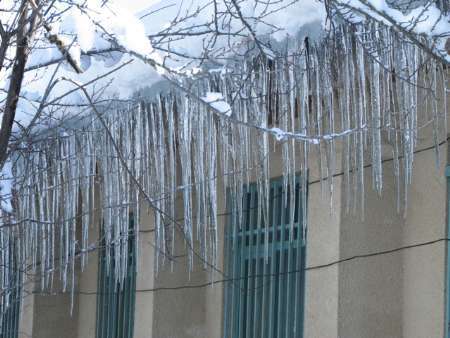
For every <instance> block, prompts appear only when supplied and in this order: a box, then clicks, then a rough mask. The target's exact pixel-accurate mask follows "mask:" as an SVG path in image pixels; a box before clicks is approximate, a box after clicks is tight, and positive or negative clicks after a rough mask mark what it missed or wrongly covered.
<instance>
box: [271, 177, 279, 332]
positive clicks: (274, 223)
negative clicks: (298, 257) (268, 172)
mask: <svg viewBox="0 0 450 338" xmlns="http://www.w3.org/2000/svg"><path fill="white" fill-rule="evenodd" d="M279 186H280V184H279V182H274V197H273V204H272V208H273V209H272V210H273V215H272V216H273V218H272V225H271V227H272V245H271V246H270V257H272V265H271V269H270V305H269V338H274V330H275V327H274V326H275V323H274V317H275V316H276V311H274V310H275V309H274V307H275V297H276V288H275V281H276V279H277V278H276V276H275V267H276V266H277V265H278V262H277V260H276V249H275V245H276V241H277V240H276V238H277V222H278V214H279V212H280V210H279V208H278V200H279V198H280V197H281V196H279V189H278V188H279Z"/></svg>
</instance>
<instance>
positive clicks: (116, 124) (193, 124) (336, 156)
mask: <svg viewBox="0 0 450 338" xmlns="http://www.w3.org/2000/svg"><path fill="white" fill-rule="evenodd" d="M298 46H299V47H298V50H297V51H296V53H291V54H290V55H289V56H283V57H281V56H280V57H277V58H272V59H267V58H265V57H262V56H259V57H255V58H253V59H252V60H244V61H243V62H238V63H236V65H230V66H229V67H228V68H227V69H226V70H222V71H219V72H217V71H215V70H212V71H210V72H209V73H208V76H204V77H202V78H201V79H197V80H195V81H191V82H188V80H186V82H184V83H183V84H182V85H183V86H184V88H187V87H189V90H190V92H191V95H187V94H186V92H183V91H180V90H179V89H174V90H173V92H171V93H170V94H167V95H164V96H161V97H159V98H158V99H156V100H153V101H152V102H146V103H143V102H139V103H136V104H135V105H130V106H128V107H121V108H120V109H119V108H118V109H116V110H115V111H107V112H103V115H102V118H101V119H99V116H97V115H95V114H93V115H92V117H90V118H89V119H88V121H85V122H86V123H84V127H81V128H77V129H76V130H71V131H67V130H66V132H65V133H64V134H61V132H60V131H58V132H57V131H55V132H54V133H53V132H49V134H48V135H46V136H45V139H43V140H41V141H36V140H35V141H34V142H33V143H32V145H30V146H29V149H27V150H26V151H21V152H17V153H16V154H15V155H14V156H15V158H14V161H13V163H14V166H13V173H14V177H15V181H14V191H15V197H14V201H13V202H14V203H13V204H14V214H13V218H12V221H11V223H6V222H5V223H4V224H3V226H2V227H1V230H0V243H1V248H2V250H1V251H0V277H1V298H2V299H1V302H0V308H1V309H5V308H6V307H7V306H8V304H9V300H8V299H9V296H10V295H11V294H12V291H11V290H13V289H15V288H18V289H20V288H22V287H23V284H24V283H25V281H24V279H25V275H26V274H24V273H23V274H19V271H22V272H24V271H26V272H27V274H28V273H30V272H33V273H35V274H37V276H38V277H39V278H38V281H39V283H40V288H41V289H42V290H47V289H51V288H52V283H53V279H54V278H55V275H56V276H58V274H59V278H61V280H62V284H63V287H64V289H65V290H70V289H72V292H73V287H74V278H75V277H74V275H75V271H76V266H77V263H76V261H77V258H78V257H79V258H80V260H81V267H84V266H85V264H86V262H87V259H88V253H89V252H90V251H92V250H94V249H96V248H98V247H106V248H109V250H106V261H107V264H108V265H109V266H110V267H111V269H114V275H115V276H116V279H117V281H118V282H119V281H120V280H121V279H122V278H124V276H125V274H126V271H127V264H128V259H127V257H128V256H127V253H128V246H129V245H130V243H132V241H137V240H138V236H139V229H140V224H139V220H140V217H137V215H142V214H143V213H145V212H148V210H153V211H154V218H155V222H154V224H155V229H154V230H155V242H154V243H153V244H154V247H155V255H154V257H155V260H156V261H155V266H156V268H158V266H160V264H162V263H164V261H168V260H170V257H171V256H172V254H173V253H174V248H175V246H176V245H177V244H176V242H175V238H176V237H177V238H183V241H184V242H185V245H186V246H187V248H188V250H187V251H188V254H189V259H188V262H189V268H192V266H193V264H194V258H195V259H197V258H198V260H199V261H201V262H203V264H205V266H206V267H207V268H211V269H214V268H213V267H215V266H216V257H217V252H216V251H217V241H218V233H220V232H219V231H218V194H219V192H220V194H225V192H226V191H228V192H229V193H230V194H231V196H234V198H232V199H231V201H232V203H231V204H232V205H231V206H229V210H232V212H233V213H234V214H236V215H237V219H238V220H239V219H240V218H241V217H242V214H243V211H242V199H243V191H244V190H243V186H244V185H246V184H248V183H249V182H256V184H257V189H258V190H257V191H258V195H259V196H260V198H258V201H259V202H258V208H259V211H260V212H258V214H259V215H260V217H258V218H259V219H258V221H259V222H264V219H267V218H268V205H269V202H268V200H269V189H270V177H271V156H272V155H273V154H274V149H276V151H277V152H278V153H281V156H282V170H283V180H284V181H283V182H284V187H285V189H284V190H285V191H288V189H287V186H288V185H293V184H294V181H295V177H296V175H299V176H300V177H301V182H302V183H301V185H302V186H303V187H306V186H307V179H308V168H310V166H311V163H312V161H317V164H316V165H317V167H318V168H319V172H320V175H321V178H322V179H323V190H324V192H328V194H329V196H330V197H332V194H333V174H336V173H337V169H336V168H337V167H338V166H337V165H338V164H339V168H341V167H342V171H343V180H344V186H345V191H346V193H345V194H346V195H347V202H348V203H346V205H347V206H348V208H350V209H352V208H353V207H352V206H355V208H357V210H361V213H363V209H364V205H363V203H362V202H363V201H364V191H365V189H366V188H365V182H366V181H365V179H364V166H365V165H367V164H369V163H370V164H371V169H370V170H371V172H372V182H373V188H374V189H375V190H377V191H381V190H382V184H383V165H382V154H383V151H384V153H388V154H391V155H392V156H393V168H394V174H395V177H396V180H397V185H398V191H399V193H398V199H399V200H398V204H399V205H402V204H403V203H402V201H401V200H404V198H406V196H407V193H406V191H405V190H406V187H407V185H408V183H409V182H410V181H411V169H412V166H413V153H414V149H415V147H416V143H417V137H418V130H419V129H420V127H421V123H422V122H423V125H428V124H433V125H434V128H433V129H434V138H435V144H436V149H438V146H437V144H438V142H439V140H438V135H440V134H442V133H444V135H446V133H445V132H444V130H440V128H445V126H446V122H445V123H443V122H444V120H445V115H446V112H445V111H444V109H445V102H444V104H442V102H441V101H439V100H438V99H437V98H443V100H444V101H445V86H444V83H445V79H444V76H445V73H444V72H445V71H444V69H443V67H442V65H440V64H438V63H437V62H436V61H434V60H433V59H431V58H429V57H428V55H425V54H424V53H423V52H422V51H421V50H420V49H418V48H417V47H416V46H415V45H413V44H410V43H407V42H406V41H405V40H403V39H402V37H399V36H398V35H397V34H396V33H394V32H392V31H390V30H389V29H388V28H384V27H378V26H376V25H367V26H361V27H360V28H359V31H356V32H354V31H349V30H348V29H345V28H342V29H341V30H338V31H337V32H336V33H335V34H334V35H332V36H328V37H327V38H326V39H324V40H323V41H321V42H320V43H312V42H310V41H308V40H305V41H299V42H298ZM418 68H420V69H421V71H417V69H418ZM208 92H220V93H222V95H223V97H224V99H225V100H226V101H227V103H228V104H229V105H230V107H231V114H229V113H228V112H226V113H224V112H220V111H215V110H213V109H210V107H209V106H208V103H206V102H204V101H202V99H201V98H202V97H204V96H205V95H207V93H208ZM419 100H420V103H421V106H420V107H421V108H420V109H418V103H419ZM438 106H440V107H444V108H443V110H439V109H438ZM418 112H420V114H419V116H418ZM101 120H103V122H104V123H105V124H106V125H107V129H105V128H104V125H103V124H102V123H100V122H101ZM421 121H422V122H421ZM338 149H339V151H338ZM338 162H339V163H338ZM340 163H342V165H340ZM339 170H341V169H339ZM289 190H290V191H291V194H294V193H295V192H294V190H295V189H289ZM301 191H302V193H303V195H304V196H303V198H302V201H304V202H303V203H306V200H307V198H306V196H305V195H306V191H307V189H304V188H302V189H301ZM177 196H178V197H180V198H181V201H182V202H181V203H178V204H177V201H176V197H177ZM287 198H295V197H293V196H288V197H287ZM330 200H332V198H330ZM303 208H305V205H303ZM349 211H352V210H349ZM130 215H133V216H130ZM303 215H306V213H305V212H304V213H303ZM130 217H133V219H134V223H133V226H132V227H130ZM94 222H96V223H99V224H98V225H97V224H94V225H95V226H96V227H100V224H101V228H102V231H101V236H100V240H99V241H97V238H95V239H92V238H89V226H90V225H91V226H92V225H93V223H94ZM264 224H268V222H264ZM303 224H304V225H306V220H303ZM233 226H236V227H239V226H240V225H239V222H236V224H234V225H233ZM96 237H97V236H96ZM267 238H268V236H267ZM13 261H14V266H13V267H12V266H11V264H9V263H8V262H13ZM112 261H114V262H115V263H114V264H111V262H112ZM19 275H20V278H18V277H17V276H19Z"/></svg>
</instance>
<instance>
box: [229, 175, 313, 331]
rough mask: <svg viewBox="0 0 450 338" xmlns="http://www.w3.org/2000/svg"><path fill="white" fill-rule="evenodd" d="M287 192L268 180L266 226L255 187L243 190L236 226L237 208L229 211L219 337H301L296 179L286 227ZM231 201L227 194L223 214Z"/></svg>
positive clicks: (301, 240)
mask: <svg viewBox="0 0 450 338" xmlns="http://www.w3.org/2000/svg"><path fill="white" fill-rule="evenodd" d="M287 189H288V191H287V196H286V195H285V191H284V189H283V180H282V179H276V180H273V181H271V184H270V194H269V217H268V219H269V224H268V226H267V227H266V226H265V224H264V222H263V217H261V216H260V217H259V218H258V193H257V187H256V185H255V184H251V185H250V186H248V187H247V186H245V187H244V193H243V208H242V209H243V212H242V223H241V226H239V225H237V224H238V223H237V220H238V215H237V212H236V210H233V209H236V207H235V206H234V207H232V208H231V209H232V210H231V216H230V217H229V218H228V224H227V227H226V236H225V251H226V253H225V271H226V273H227V277H228V278H229V280H228V281H227V283H226V285H225V290H224V292H225V293H224V298H225V300H224V306H225V309H224V338H282V337H286V338H292V337H297V338H298V337H300V338H301V337H303V316H304V288H305V253H306V242H305V238H306V233H305V234H304V231H303V229H304V227H303V224H302V223H303V222H302V220H303V219H304V217H303V211H302V205H306V203H302V201H301V198H302V193H301V185H300V179H299V178H297V179H296V182H295V194H294V196H295V201H294V203H293V204H294V220H293V222H292V225H293V226H292V227H291V220H290V217H291V205H290V204H291V202H290V196H291V194H290V192H289V189H290V188H289V187H287ZM231 198H232V197H231V196H230V194H228V195H227V206H228V209H230V206H231V205H233V203H231ZM234 204H236V203H234ZM258 219H259V220H260V221H258ZM305 219H306V217H305ZM258 223H260V224H259V225H258ZM266 236H268V247H267V246H266V244H265V241H266Z"/></svg>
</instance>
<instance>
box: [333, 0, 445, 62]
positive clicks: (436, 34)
mask: <svg viewBox="0 0 450 338" xmlns="http://www.w3.org/2000/svg"><path fill="white" fill-rule="evenodd" d="M338 3H339V4H341V5H342V13H347V14H346V17H347V19H350V20H352V21H359V20H365V19H366V18H365V17H362V16H358V12H357V11H348V10H347V8H348V6H351V7H353V8H356V9H357V10H358V11H361V13H365V14H367V15H369V16H370V17H372V18H373V19H375V20H377V21H379V22H382V23H383V24H385V25H387V26H392V25H393V24H395V25H398V26H399V27H401V28H402V29H404V30H406V31H409V32H412V33H415V34H421V35H425V36H427V37H429V38H434V39H436V40H437V46H436V48H437V51H438V52H440V53H441V55H446V53H445V48H444V47H445V42H446V40H447V38H448V37H449V36H450V18H449V17H448V16H446V15H443V13H442V11H441V10H440V9H439V8H437V7H436V5H435V4H434V3H433V4H430V3H427V4H426V5H424V6H416V7H415V8H413V9H410V10H407V11H405V12H402V11H401V10H399V9H396V8H393V7H392V6H391V5H389V4H388V2H387V1H386V0H368V1H367V2H366V1H363V0H338ZM366 3H367V4H366ZM361 15H362V14H361ZM447 59H448V60H449V61H450V58H448V57H447Z"/></svg>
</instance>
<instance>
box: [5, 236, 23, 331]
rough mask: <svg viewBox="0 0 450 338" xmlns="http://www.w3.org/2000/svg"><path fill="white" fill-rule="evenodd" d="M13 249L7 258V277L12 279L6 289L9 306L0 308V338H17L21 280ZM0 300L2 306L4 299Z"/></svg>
mask: <svg viewBox="0 0 450 338" xmlns="http://www.w3.org/2000/svg"><path fill="white" fill-rule="evenodd" d="M12 246H15V244H12ZM14 249H15V248H13V249H12V250H10V253H12V254H11V255H10V256H9V264H8V265H9V267H10V268H9V270H10V271H9V276H11V277H12V278H11V279H10V281H9V285H10V287H9V288H8V290H10V291H11V294H10V295H9V305H8V306H7V307H3V306H0V316H1V318H0V320H1V321H0V338H17V337H18V336H19V314H20V300H21V296H22V294H21V292H20V287H19V283H18V282H19V280H20V278H21V273H20V271H18V270H19V265H18V262H17V258H16V256H15V254H16V253H17V252H16V250H14ZM14 270H15V271H14ZM0 300H1V301H2V302H3V304H5V303H6V302H5V300H4V299H0Z"/></svg>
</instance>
